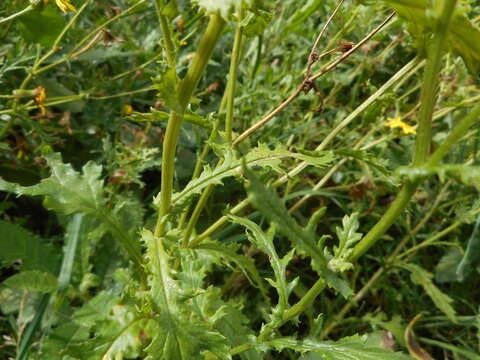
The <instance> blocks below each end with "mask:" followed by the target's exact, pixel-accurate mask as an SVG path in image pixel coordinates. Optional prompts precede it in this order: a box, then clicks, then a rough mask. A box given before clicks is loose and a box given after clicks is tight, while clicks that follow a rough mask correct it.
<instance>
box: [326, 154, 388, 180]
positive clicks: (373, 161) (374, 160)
mask: <svg viewBox="0 0 480 360" xmlns="http://www.w3.org/2000/svg"><path fill="white" fill-rule="evenodd" d="M335 155H338V156H345V157H350V158H353V159H355V160H358V161H362V162H364V163H366V164H367V165H370V166H371V167H372V168H374V169H375V170H377V171H379V172H380V173H381V174H383V175H385V176H390V171H389V170H388V169H387V167H386V161H385V159H383V158H380V157H378V156H375V155H374V154H372V153H369V152H368V151H365V150H355V149H349V148H343V149H337V150H335Z"/></svg>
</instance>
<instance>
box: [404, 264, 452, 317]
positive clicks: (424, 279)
mask: <svg viewBox="0 0 480 360" xmlns="http://www.w3.org/2000/svg"><path fill="white" fill-rule="evenodd" d="M400 266H401V267H402V268H404V269H406V270H408V271H409V272H410V277H411V279H412V282H413V283H415V284H418V285H421V286H422V287H423V289H424V290H425V292H426V293H427V295H428V296H429V297H430V299H432V301H433V303H434V304H435V306H436V307H437V308H438V309H439V310H440V311H442V312H443V313H444V314H445V315H446V316H447V318H448V319H450V320H451V321H453V322H456V321H457V320H456V314H455V309H454V308H453V307H452V305H451V304H452V302H453V299H452V298H450V297H449V296H448V295H446V294H444V293H443V292H442V291H441V290H440V289H439V288H438V287H436V286H435V284H434V283H433V281H432V279H433V274H432V273H430V272H428V271H427V270H425V269H423V268H421V267H420V266H418V265H415V264H406V263H401V264H400Z"/></svg>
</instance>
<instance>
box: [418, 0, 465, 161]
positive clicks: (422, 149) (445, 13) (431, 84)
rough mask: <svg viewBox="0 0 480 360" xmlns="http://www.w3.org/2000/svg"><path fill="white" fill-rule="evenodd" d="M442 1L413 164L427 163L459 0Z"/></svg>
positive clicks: (428, 60) (431, 51) (427, 72)
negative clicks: (452, 22)
mask: <svg viewBox="0 0 480 360" xmlns="http://www.w3.org/2000/svg"><path fill="white" fill-rule="evenodd" d="M442 3H443V9H442V12H441V14H440V15H439V17H438V18H437V21H436V24H435V29H434V38H433V41H432V43H431V47H430V49H429V51H428V55H427V67H426V68H425V74H424V78H423V87H422V94H421V99H420V103H421V106H420V114H419V118H418V129H417V139H416V143H415V157H414V159H413V165H416V166H418V165H423V164H424V163H425V161H426V159H427V156H428V151H429V149H430V143H431V141H432V118H433V111H434V109H435V102H436V99H437V88H438V84H439V75H440V70H441V67H442V58H443V54H444V53H445V49H446V41H447V34H448V26H449V24H450V20H451V18H452V14H453V11H454V10H455V5H456V3H457V0H445V1H443V2H442ZM432 6H433V5H432Z"/></svg>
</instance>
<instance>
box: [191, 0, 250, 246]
mask: <svg viewBox="0 0 480 360" xmlns="http://www.w3.org/2000/svg"><path fill="white" fill-rule="evenodd" d="M243 16H244V9H243V8H242V9H241V10H240V14H239V20H238V24H237V28H236V30H235V38H234V41H233V48H232V55H231V59H230V71H229V75H228V83H227V89H226V92H225V99H226V107H227V114H226V118H225V132H226V134H227V141H228V143H229V144H232V122H233V105H234V100H235V87H236V83H237V74H238V65H239V62H240V61H239V60H240V56H239V55H240V49H241V45H242V26H241V24H240V22H241V20H242V19H243ZM221 108H222V104H221V105H220V110H221ZM209 149H210V146H209V145H208V144H207V145H206V146H205V149H204V151H203V152H202V157H203V155H204V154H205V156H206V154H207V153H208V151H209ZM202 157H201V158H200V160H201V161H202V162H203V158H202ZM197 164H201V163H197ZM195 170H197V167H196V168H195ZM198 170H199V169H198ZM194 175H196V174H195V173H194ZM197 176H198V175H197ZM213 188H214V186H213V185H209V186H208V187H207V188H206V189H205V190H204V191H203V192H202V195H201V196H200V199H199V200H198V202H197V204H196V205H195V209H194V210H193V213H192V216H191V217H190V220H189V221H188V225H187V229H186V231H185V236H184V239H183V245H184V246H187V245H188V242H189V240H190V237H191V236H192V233H193V230H194V229H195V225H196V224H197V222H198V219H199V217H200V214H201V213H202V211H203V209H204V208H205V205H206V203H207V201H208V198H209V197H210V195H211V194H212V192H213ZM184 215H186V213H184Z"/></svg>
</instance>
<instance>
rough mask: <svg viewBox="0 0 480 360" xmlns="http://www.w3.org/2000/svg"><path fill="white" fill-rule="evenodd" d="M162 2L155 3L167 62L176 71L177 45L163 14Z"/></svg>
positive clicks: (157, 0) (159, 0)
mask: <svg viewBox="0 0 480 360" xmlns="http://www.w3.org/2000/svg"><path fill="white" fill-rule="evenodd" d="M161 2H163V1H161V0H156V1H155V9H156V11H157V16H158V20H159V22H160V28H161V29H162V34H163V41H164V42H165V50H166V54H167V62H168V66H170V68H172V69H175V67H176V63H177V59H176V53H175V45H174V44H173V40H172V34H171V32H170V26H169V24H168V21H167V17H166V16H165V15H163V14H162V10H163V9H162V6H161V5H160V3H161Z"/></svg>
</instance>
